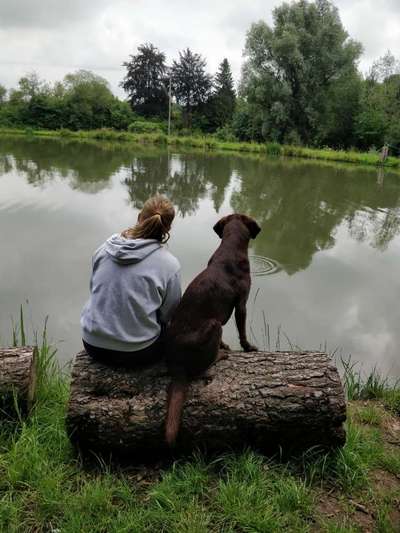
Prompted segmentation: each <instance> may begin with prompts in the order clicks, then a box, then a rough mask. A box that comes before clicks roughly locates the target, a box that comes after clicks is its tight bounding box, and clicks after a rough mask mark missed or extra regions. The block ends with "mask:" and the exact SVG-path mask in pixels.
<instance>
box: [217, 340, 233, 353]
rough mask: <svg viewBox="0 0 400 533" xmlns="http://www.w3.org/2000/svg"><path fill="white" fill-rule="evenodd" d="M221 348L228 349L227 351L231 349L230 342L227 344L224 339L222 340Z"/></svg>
mask: <svg viewBox="0 0 400 533" xmlns="http://www.w3.org/2000/svg"><path fill="white" fill-rule="evenodd" d="M219 349H220V350H226V351H227V352H230V351H231V347H230V346H229V345H228V344H226V343H225V342H224V341H221V342H220V343H219Z"/></svg>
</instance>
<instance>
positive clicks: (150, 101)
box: [121, 43, 168, 116]
mask: <svg viewBox="0 0 400 533" xmlns="http://www.w3.org/2000/svg"><path fill="white" fill-rule="evenodd" d="M123 66H124V67H125V68H126V69H127V73H126V76H125V78H124V79H123V81H122V82H121V87H122V88H123V89H124V91H125V92H126V93H127V94H128V99H129V102H130V104H131V106H132V109H133V110H134V111H136V112H138V113H139V114H142V115H145V116H165V115H166V114H167V112H168V94H167V90H166V83H167V82H166V74H167V67H166V64H165V54H164V53H163V52H160V51H159V50H158V48H156V47H155V46H154V45H152V44H151V43H145V44H142V45H140V46H138V53H137V54H136V55H131V56H130V61H126V62H125V63H123Z"/></svg>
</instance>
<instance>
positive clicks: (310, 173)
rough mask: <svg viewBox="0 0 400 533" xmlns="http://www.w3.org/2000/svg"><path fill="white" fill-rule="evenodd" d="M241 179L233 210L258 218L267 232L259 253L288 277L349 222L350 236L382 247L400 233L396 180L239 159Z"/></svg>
mask: <svg viewBox="0 0 400 533" xmlns="http://www.w3.org/2000/svg"><path fill="white" fill-rule="evenodd" d="M236 167H237V171H238V174H239V176H240V177H241V178H242V186H241V190H240V192H236V193H234V194H233V196H232V199H231V203H232V207H233V208H234V209H235V211H241V212H244V213H247V214H249V215H251V216H253V217H254V218H256V219H257V220H258V221H259V223H260V224H261V226H262V228H263V231H262V232H261V233H260V235H259V236H258V237H257V239H256V240H255V241H254V249H255V251H256V253H258V254H260V255H264V256H267V257H270V258H272V259H275V260H276V261H278V262H279V263H281V264H282V266H283V268H284V269H285V270H286V271H287V272H288V273H290V274H291V273H294V272H296V271H298V270H301V269H305V268H306V267H307V266H308V265H309V264H310V262H311V260H312V257H313V255H314V254H315V253H316V252H317V251H319V250H325V249H327V248H330V247H332V246H333V245H334V243H335V231H336V229H337V228H338V226H339V225H340V224H341V223H342V222H343V221H346V222H347V224H348V226H349V231H350V235H351V236H353V237H354V238H357V239H359V240H364V239H366V238H367V236H368V238H369V239H370V240H371V241H372V245H374V246H376V247H377V248H379V249H384V248H385V246H387V244H388V242H390V240H391V239H393V237H394V236H395V235H396V234H398V233H399V231H400V212H399V205H400V188H399V187H398V183H397V182H398V178H397V177H396V176H394V177H392V178H391V177H390V176H388V177H386V178H385V183H384V185H379V184H378V183H377V181H376V173H375V172H374V171H369V170H364V169H347V168H345V167H331V166H320V165H318V164H315V163H303V162H297V161H275V162H274V161H271V160H265V161H263V160H259V161H250V160H249V161H246V160H245V159H241V160H239V159H238V160H236Z"/></svg>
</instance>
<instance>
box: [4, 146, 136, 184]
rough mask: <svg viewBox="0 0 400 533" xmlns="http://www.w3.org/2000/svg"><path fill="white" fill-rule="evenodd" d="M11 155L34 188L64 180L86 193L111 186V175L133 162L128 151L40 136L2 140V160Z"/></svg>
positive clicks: (20, 172) (18, 170) (17, 170)
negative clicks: (58, 179)
mask: <svg viewBox="0 0 400 533" xmlns="http://www.w3.org/2000/svg"><path fill="white" fill-rule="evenodd" d="M8 154H12V156H13V160H14V163H13V166H14V168H15V171H16V172H17V173H19V174H23V175H24V176H25V178H26V180H27V181H28V183H30V184H32V185H43V184H45V183H46V182H48V181H50V180H53V179H55V178H57V177H61V178H64V179H67V180H68V181H69V183H70V186H71V187H72V188H76V189H80V190H84V191H86V192H97V191H99V190H101V189H104V188H105V187H107V186H108V184H109V179H110V176H112V175H113V174H114V173H115V172H116V171H117V170H118V169H119V168H120V167H121V166H123V165H128V164H129V161H130V160H131V155H130V153H129V151H128V150H127V149H126V150H121V149H117V150H110V149H104V148H102V146H101V144H95V143H86V142H79V141H78V142H77V141H64V140H63V141H60V140H54V139H41V138H37V137H32V138H28V137H21V138H18V139H15V137H14V138H8V137H5V138H2V142H1V148H0V157H1V156H3V157H4V156H5V155H8ZM0 172H1V167H0Z"/></svg>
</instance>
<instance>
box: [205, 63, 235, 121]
mask: <svg viewBox="0 0 400 533" xmlns="http://www.w3.org/2000/svg"><path fill="white" fill-rule="evenodd" d="M213 85H214V90H213V95H212V97H211V99H210V100H211V102H210V105H211V106H212V108H213V109H212V111H213V119H214V120H213V123H214V124H213V125H214V126H215V127H216V128H222V127H223V126H225V125H226V124H227V123H229V122H231V121H232V117H233V112H234V110H235V103H236V93H235V89H234V82H233V76H232V71H231V66H230V64H229V61H228V60H227V59H226V58H225V59H224V60H223V61H222V62H221V64H220V66H219V69H218V72H217V73H216V75H215V77H214V84H213Z"/></svg>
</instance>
